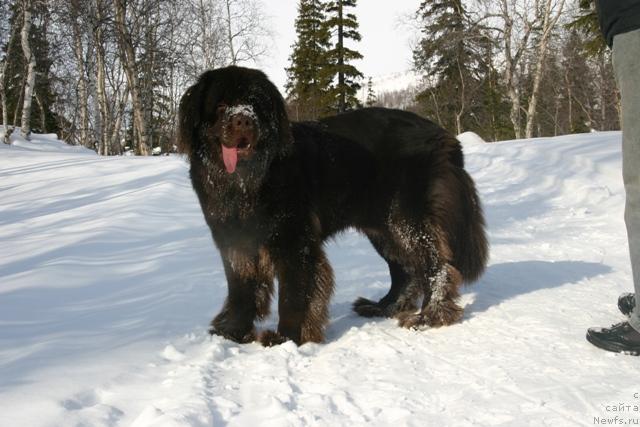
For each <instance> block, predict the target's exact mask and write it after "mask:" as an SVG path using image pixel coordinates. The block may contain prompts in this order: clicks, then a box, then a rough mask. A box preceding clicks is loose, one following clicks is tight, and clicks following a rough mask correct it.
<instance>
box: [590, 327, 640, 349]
mask: <svg viewBox="0 0 640 427" xmlns="http://www.w3.org/2000/svg"><path fill="white" fill-rule="evenodd" d="M587 341H589V342H590V343H591V344H593V345H595V346H596V347H599V348H601V349H603V350H607V351H614V352H616V353H625V354H629V355H632V356H640V332H638V331H636V330H635V329H634V328H633V326H631V325H630V324H629V322H622V323H618V324H616V325H613V326H612V327H610V328H590V329H589V330H588V331H587Z"/></svg>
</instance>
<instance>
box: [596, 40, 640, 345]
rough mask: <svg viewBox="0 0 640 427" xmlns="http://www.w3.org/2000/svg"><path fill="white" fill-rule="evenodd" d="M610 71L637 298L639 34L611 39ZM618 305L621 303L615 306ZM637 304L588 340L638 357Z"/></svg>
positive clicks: (639, 234) (639, 319) (639, 255)
mask: <svg viewBox="0 0 640 427" xmlns="http://www.w3.org/2000/svg"><path fill="white" fill-rule="evenodd" d="M613 68H614V71H615V74H616V80H617V81H618V87H619V88H620V93H621V95H622V169H623V170H622V174H623V177H624V188H625V192H626V195H627V202H626V205H625V216H624V218H625V223H626V225H627V235H628V238H629V253H630V255H631V268H632V274H633V283H634V288H635V292H636V296H638V295H640V30H636V31H632V32H628V33H625V34H619V35H617V36H615V37H614V39H613ZM618 304H619V305H620V302H619V303H618ZM639 306H640V304H635V307H634V309H633V311H632V312H631V313H630V316H629V321H626V322H621V323H618V324H616V325H613V326H612V327H610V328H604V329H603V328H591V329H589V330H588V331H587V340H589V342H591V343H592V344H593V345H595V346H597V347H599V348H601V349H604V350H608V351H615V352H618V353H628V354H633V355H636V356H638V355H640V309H639ZM621 311H622V308H621Z"/></svg>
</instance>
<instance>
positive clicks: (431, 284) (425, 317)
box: [396, 264, 463, 328]
mask: <svg viewBox="0 0 640 427" xmlns="http://www.w3.org/2000/svg"><path fill="white" fill-rule="evenodd" d="M429 270H430V271H429V272H426V273H427V274H426V275H425V276H424V277H423V279H422V283H423V284H424V286H425V298H424V301H423V303H422V309H421V310H420V312H419V313H416V312H415V311H406V312H403V313H399V314H398V315H397V316H396V317H397V318H398V324H399V325H400V326H402V327H404V328H419V327H421V326H431V327H439V326H446V325H451V324H452V323H455V322H457V321H459V320H460V319H461V318H462V315H463V309H462V307H460V306H459V305H458V298H459V297H460V293H459V288H460V285H461V284H462V276H461V275H460V273H459V272H458V270H456V269H455V267H453V266H451V265H449V264H436V266H435V267H434V268H431V269H429Z"/></svg>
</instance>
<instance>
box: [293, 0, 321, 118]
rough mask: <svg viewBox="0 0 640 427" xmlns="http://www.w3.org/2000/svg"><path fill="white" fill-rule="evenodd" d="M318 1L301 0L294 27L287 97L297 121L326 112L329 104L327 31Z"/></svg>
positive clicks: (316, 116)
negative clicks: (295, 35)
mask: <svg viewBox="0 0 640 427" xmlns="http://www.w3.org/2000/svg"><path fill="white" fill-rule="evenodd" d="M325 22H326V16H325V13H324V6H323V4H322V2H321V1H320V0H301V1H300V3H299V4H298V17H297V18H296V22H295V27H296V33H297V36H298V39H297V41H296V42H295V44H294V45H293V53H292V54H291V56H290V58H289V60H290V62H291V66H290V67H289V68H287V83H286V87H285V88H286V91H287V100H288V101H289V104H290V106H291V109H292V110H293V111H292V112H293V115H294V117H295V119H296V120H309V119H316V118H318V117H320V116H323V115H326V114H327V113H328V110H329V105H330V104H331V98H330V97H331V93H330V85H331V80H332V76H331V73H330V71H331V70H330V67H329V57H328V50H329V47H330V33H329V29H328V27H327V25H326V23H325Z"/></svg>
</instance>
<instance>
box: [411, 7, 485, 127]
mask: <svg viewBox="0 0 640 427" xmlns="http://www.w3.org/2000/svg"><path fill="white" fill-rule="evenodd" d="M418 14H419V16H420V17H421V18H422V20H423V22H424V26H423V28H422V33H423V34H424V37H423V38H422V40H421V41H420V43H419V45H418V47H417V48H416V49H415V50H414V55H413V56H414V64H415V67H416V69H418V70H420V71H422V72H423V73H424V75H425V77H426V79H425V80H427V81H428V82H429V87H428V88H427V89H426V90H425V91H424V92H422V93H421V94H419V95H418V101H419V102H420V103H421V104H422V105H423V107H424V108H425V110H427V111H428V112H429V110H435V113H436V114H435V115H436V116H437V117H439V118H440V119H439V120H440V121H441V124H442V125H443V126H444V127H446V128H448V129H451V130H452V131H456V132H458V133H459V132H462V130H463V123H462V121H463V119H464V118H465V117H466V115H467V113H468V110H469V107H470V102H471V100H472V99H473V96H472V95H474V92H475V91H477V90H478V87H479V83H478V82H479V81H480V80H481V78H480V76H479V70H480V68H481V66H480V64H482V61H483V58H482V55H481V53H479V51H478V47H477V46H476V45H474V43H477V42H478V41H481V40H483V39H484V37H483V36H482V35H481V34H480V29H479V27H477V26H472V25H471V23H470V20H469V16H468V13H467V11H466V10H465V8H464V5H463V4H462V1H461V0H432V1H428V0H425V1H423V2H422V3H421V5H420V8H419V9H418Z"/></svg>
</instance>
